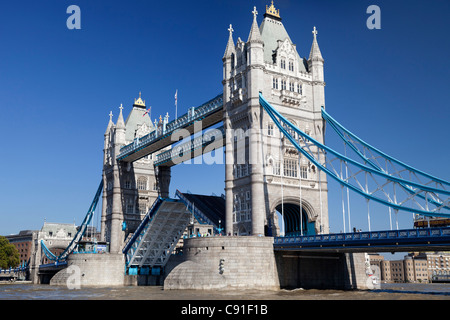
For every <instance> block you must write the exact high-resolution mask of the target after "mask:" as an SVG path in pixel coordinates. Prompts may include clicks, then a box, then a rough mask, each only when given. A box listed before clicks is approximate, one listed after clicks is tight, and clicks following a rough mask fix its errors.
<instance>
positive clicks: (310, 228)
mask: <svg viewBox="0 0 450 320" xmlns="http://www.w3.org/2000/svg"><path fill="white" fill-rule="evenodd" d="M282 207H283V209H284V210H282ZM301 209H302V218H300V200H299V198H298V197H284V198H283V201H281V198H279V199H277V200H276V201H274V202H273V203H272V205H271V208H270V215H271V217H270V220H271V221H272V222H273V225H272V228H273V229H274V228H275V229H276V230H280V228H281V225H282V222H281V221H280V220H279V219H278V216H277V211H278V212H279V213H280V214H281V211H284V212H283V213H284V214H283V218H284V226H285V230H284V231H285V234H286V235H289V234H291V235H299V234H303V235H307V234H316V227H315V220H316V214H315V210H314V208H313V207H312V205H311V204H310V203H309V202H308V201H306V200H304V199H302V201H301ZM277 221H278V222H277ZM301 229H303V231H302V230H301ZM272 233H274V232H272Z"/></svg>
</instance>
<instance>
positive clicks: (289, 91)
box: [222, 2, 329, 236]
mask: <svg viewBox="0 0 450 320" xmlns="http://www.w3.org/2000/svg"><path fill="white" fill-rule="evenodd" d="M252 13H253V22H252V25H251V28H250V33H249V36H248V39H247V41H246V42H244V41H243V40H241V38H238V39H237V42H236V43H235V42H234V40H233V31H234V30H233V28H232V26H231V25H230V28H229V29H228V31H229V38H228V43H227V46H226V49H225V54H224V56H223V58H222V61H223V82H222V83H223V101H224V119H223V122H224V127H225V130H226V142H225V144H226V147H225V159H226V166H225V192H226V226H227V230H226V232H227V233H228V234H236V235H273V236H274V235H279V234H280V232H281V231H283V232H284V233H285V234H318V233H326V232H328V229H329V226H328V199H327V182H326V177H325V174H324V173H320V172H319V171H318V170H317V168H316V167H315V166H314V165H313V164H312V163H310V162H309V161H308V160H307V159H306V158H305V157H302V156H299V154H298V152H297V150H296V149H295V147H294V146H292V144H291V143H290V142H289V141H288V139H286V138H284V137H283V136H280V131H279V130H278V128H277V127H276V125H275V124H274V123H273V122H272V120H271V118H270V117H269V115H268V114H266V113H265V111H264V110H263V109H262V107H261V106H260V104H259V92H262V94H263V96H264V98H265V99H266V100H267V101H268V102H269V103H270V104H271V105H272V106H274V108H276V109H277V110H278V111H279V112H280V113H282V114H283V115H284V116H285V117H286V118H288V119H289V120H290V121H291V122H292V123H293V124H294V125H295V126H297V127H298V128H300V129H301V130H303V131H304V132H306V133H307V134H309V135H310V136H312V137H313V138H314V139H316V140H318V141H320V142H322V143H323V141H324V123H323V120H322V117H321V107H325V93H324V87H325V82H324V73H323V65H324V59H323V58H322V54H321V52H320V49H319V45H318V42H317V30H316V28H315V27H314V30H313V43H312V47H311V50H310V55H309V58H308V59H306V58H301V57H300V55H299V53H298V51H297V46H296V45H295V44H294V43H293V42H292V40H291V38H290V37H289V35H288V33H287V31H286V29H285V27H284V25H283V23H282V19H281V17H280V12H279V10H277V9H276V8H275V7H274V5H273V2H272V4H271V5H270V6H266V13H265V14H264V19H263V21H262V23H261V25H260V26H259V27H258V22H257V17H258V16H257V15H258V12H257V10H256V8H254V10H253V11H252ZM302 49H303V48H302ZM322 159H323V158H322ZM277 212H278V214H277ZM280 215H281V217H282V218H283V222H282V221H280V220H279V219H278V217H279V216H280ZM280 229H281V230H280Z"/></svg>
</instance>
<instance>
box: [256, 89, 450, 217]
mask: <svg viewBox="0 0 450 320" xmlns="http://www.w3.org/2000/svg"><path fill="white" fill-rule="evenodd" d="M259 101H260V104H261V106H262V107H263V108H264V110H265V111H266V112H267V113H268V115H269V116H270V117H271V118H272V120H273V122H274V123H275V124H276V126H277V127H278V128H279V129H280V131H281V132H282V133H283V135H284V136H285V137H286V138H287V139H288V140H289V141H290V142H291V143H292V144H293V145H294V147H295V148H296V149H297V150H298V151H299V152H300V154H301V155H303V156H305V157H306V158H307V159H308V160H310V161H311V162H312V163H313V164H314V165H315V166H316V167H317V168H318V169H320V170H321V171H322V172H325V173H326V174H327V176H330V177H332V178H333V179H335V180H336V181H337V182H339V183H340V184H341V185H343V186H345V187H347V188H349V189H351V190H353V191H355V192H356V193H358V194H360V195H361V196H363V197H364V198H366V199H367V200H373V201H376V202H379V203H381V204H384V205H386V206H389V207H391V208H393V209H394V210H400V211H407V212H413V213H417V214H422V215H425V216H443V217H449V216H450V213H449V195H450V191H449V190H447V189H446V188H445V187H444V186H446V185H448V184H449V183H448V182H445V183H444V181H443V180H441V179H436V181H439V183H435V184H430V183H423V182H420V181H419V182H418V181H413V179H409V180H407V179H405V178H403V177H401V176H399V175H398V174H392V173H389V172H386V171H384V170H381V168H380V167H379V166H377V165H375V164H374V163H372V160H371V159H369V158H364V156H363V155H362V154H361V153H359V154H360V157H359V159H357V160H355V159H352V158H349V157H347V156H345V155H342V154H340V153H339V152H337V151H335V150H333V149H332V148H330V147H328V146H325V145H323V144H322V143H320V142H318V141H316V140H315V139H313V138H312V137H310V136H309V135H307V134H306V133H304V132H303V131H301V130H300V129H298V128H297V127H296V126H294V125H293V124H292V123H290V122H289V121H288V120H287V119H286V118H285V117H284V116H283V115H281V114H280V113H279V112H278V111H277V110H275V109H274V108H273V107H272V106H271V105H270V104H269V103H268V102H267V101H266V100H265V99H264V97H263V96H262V94H261V93H260V95H259ZM373 150H375V149H374V148H373ZM361 157H362V158H364V159H365V160H364V161H363V163H361ZM389 159H390V161H393V158H390V157H389ZM368 163H369V164H368ZM396 163H400V162H399V161H397V162H396ZM405 168H411V167H409V166H406V165H405ZM343 169H345V171H346V172H348V175H344V170H343ZM410 170H411V169H410ZM411 174H416V175H418V174H419V171H418V170H414V171H412V170H411ZM426 176H428V177H431V176H430V175H426Z"/></svg>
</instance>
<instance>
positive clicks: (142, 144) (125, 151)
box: [117, 93, 223, 162]
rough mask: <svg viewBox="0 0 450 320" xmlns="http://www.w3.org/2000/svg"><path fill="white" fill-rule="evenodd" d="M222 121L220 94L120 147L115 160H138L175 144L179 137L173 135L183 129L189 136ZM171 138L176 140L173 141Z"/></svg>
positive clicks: (221, 98) (221, 97) (221, 99)
mask: <svg viewBox="0 0 450 320" xmlns="http://www.w3.org/2000/svg"><path fill="white" fill-rule="evenodd" d="M222 120H223V95H222V93H221V94H219V95H217V96H216V97H215V98H213V99H211V100H209V101H208V102H206V103H204V104H202V105H201V106H199V107H197V108H194V107H192V108H190V109H189V110H188V112H187V113H186V114H184V115H182V116H181V117H179V118H177V119H175V120H173V121H171V122H169V123H162V124H161V126H158V127H157V129H156V130H154V131H152V132H151V133H149V134H148V135H146V136H143V137H141V138H140V139H135V140H134V141H133V142H132V143H130V144H128V145H126V146H124V147H122V148H121V149H120V154H119V155H118V156H117V160H118V161H123V162H133V161H136V160H139V159H140V158H142V157H144V156H146V155H149V154H152V153H154V152H156V151H158V150H161V149H163V148H165V147H168V146H170V145H172V144H174V143H177V142H178V141H179V138H180V137H178V136H175V137H173V134H174V133H176V132H177V131H179V130H182V129H184V130H186V132H189V134H190V135H193V134H194V133H195V132H196V131H199V130H203V129H206V128H209V127H211V126H213V125H215V124H217V123H219V122H221V121H222ZM199 122H200V123H201V127H200V128H199V127H198V123H199ZM173 138H175V139H176V140H173ZM182 138H186V137H185V136H184V137H182Z"/></svg>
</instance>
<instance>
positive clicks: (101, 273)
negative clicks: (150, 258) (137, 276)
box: [50, 253, 125, 287]
mask: <svg viewBox="0 0 450 320" xmlns="http://www.w3.org/2000/svg"><path fill="white" fill-rule="evenodd" d="M124 270H125V260H124V255H123V254H121V253H120V254H113V253H105V254H71V255H70V256H69V257H68V258H67V268H65V269H63V270H61V271H59V272H58V273H57V274H56V275H55V276H53V278H52V279H51V280H50V285H63V286H67V285H72V286H75V285H77V284H79V285H80V287H84V286H86V287H88V286H123V285H124ZM78 279H79V282H78V283H77V281H78Z"/></svg>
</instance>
